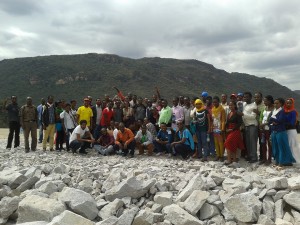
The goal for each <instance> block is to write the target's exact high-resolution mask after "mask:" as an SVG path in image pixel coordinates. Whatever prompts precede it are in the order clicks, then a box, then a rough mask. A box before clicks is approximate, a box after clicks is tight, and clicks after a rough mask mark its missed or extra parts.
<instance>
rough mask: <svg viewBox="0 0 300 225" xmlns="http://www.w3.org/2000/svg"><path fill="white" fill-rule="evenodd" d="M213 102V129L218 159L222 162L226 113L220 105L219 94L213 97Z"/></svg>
mask: <svg viewBox="0 0 300 225" xmlns="http://www.w3.org/2000/svg"><path fill="white" fill-rule="evenodd" d="M212 104H213V108H212V119H213V124H212V127H213V128H212V129H213V136H214V143H215V148H216V155H217V158H216V161H218V160H220V161H221V162H222V161H223V157H224V140H223V132H224V130H225V121H226V113H225V109H224V108H223V106H222V105H220V98H219V97H218V96H215V97H213V100H212Z"/></svg>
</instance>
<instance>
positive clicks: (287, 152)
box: [271, 131, 296, 165]
mask: <svg viewBox="0 0 300 225" xmlns="http://www.w3.org/2000/svg"><path fill="white" fill-rule="evenodd" d="M271 139H272V155H273V158H274V159H275V162H276V163H278V164H281V165H287V164H291V163H295V162H296V161H295V159H294V157H293V155H292V152H291V149H290V146H289V142H288V136H287V132H286V131H280V132H276V131H273V132H272V134H271Z"/></svg>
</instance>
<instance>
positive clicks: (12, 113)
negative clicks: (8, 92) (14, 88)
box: [6, 104, 20, 122]
mask: <svg viewBox="0 0 300 225" xmlns="http://www.w3.org/2000/svg"><path fill="white" fill-rule="evenodd" d="M19 109H20V108H19V106H18V104H9V105H7V106H6V110H7V112H8V121H9V122H11V121H15V122H19V121H20V118H19Z"/></svg>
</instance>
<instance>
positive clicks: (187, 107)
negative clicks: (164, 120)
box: [183, 97, 192, 129]
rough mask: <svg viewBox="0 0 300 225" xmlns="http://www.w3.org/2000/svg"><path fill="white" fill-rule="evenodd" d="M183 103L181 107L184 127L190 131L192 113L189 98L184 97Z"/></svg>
mask: <svg viewBox="0 0 300 225" xmlns="http://www.w3.org/2000/svg"><path fill="white" fill-rule="evenodd" d="M183 103H184V106H183V113H184V125H185V127H186V128H187V129H190V124H191V111H192V106H191V101H190V98H189V97H184V99H183Z"/></svg>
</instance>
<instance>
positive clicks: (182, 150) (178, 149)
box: [174, 144, 192, 159]
mask: <svg viewBox="0 0 300 225" xmlns="http://www.w3.org/2000/svg"><path fill="white" fill-rule="evenodd" d="M174 150H175V153H176V154H179V155H181V157H182V158H183V159H186V158H187V157H188V156H189V155H190V154H191V153H192V149H191V147H190V146H189V145H185V144H175V146H174Z"/></svg>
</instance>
